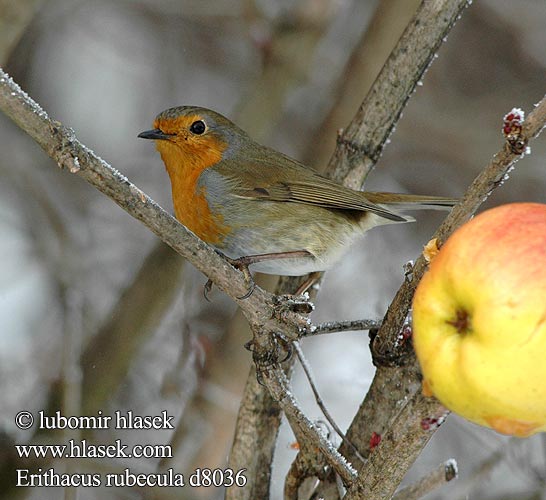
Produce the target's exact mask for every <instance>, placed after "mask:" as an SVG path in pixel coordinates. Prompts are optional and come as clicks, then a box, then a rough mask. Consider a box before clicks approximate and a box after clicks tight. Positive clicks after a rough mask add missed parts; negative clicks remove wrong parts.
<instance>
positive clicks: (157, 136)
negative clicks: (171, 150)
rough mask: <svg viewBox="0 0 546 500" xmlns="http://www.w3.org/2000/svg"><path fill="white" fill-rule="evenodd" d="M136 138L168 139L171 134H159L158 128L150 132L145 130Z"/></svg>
mask: <svg viewBox="0 0 546 500" xmlns="http://www.w3.org/2000/svg"><path fill="white" fill-rule="evenodd" d="M138 137H140V138H141V139H169V137H171V134H166V133H165V132H161V130H159V129H158V128H154V129H152V130H145V131H144V132H141V133H140V134H138Z"/></svg>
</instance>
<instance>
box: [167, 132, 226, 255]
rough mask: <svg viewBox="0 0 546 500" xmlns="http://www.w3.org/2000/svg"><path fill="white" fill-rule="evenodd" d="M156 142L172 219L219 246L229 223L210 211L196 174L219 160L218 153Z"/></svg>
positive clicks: (199, 173)
mask: <svg viewBox="0 0 546 500" xmlns="http://www.w3.org/2000/svg"><path fill="white" fill-rule="evenodd" d="M157 142H158V144H157V149H158V151H159V153H160V154H161V158H162V160H163V162H164V163H165V167H166V169H167V172H168V174H169V177H170V179H171V187H172V197H173V206H174V213H175V215H176V218H177V219H178V220H179V221H180V222H181V223H182V224H184V226H186V227H187V228H188V229H189V230H190V231H192V232H193V233H195V234H196V235H197V236H198V237H199V238H201V239H202V240H203V241H205V242H207V243H209V244H211V245H214V246H217V247H219V248H221V246H222V241H223V239H224V237H225V236H226V235H227V234H228V233H229V226H227V225H226V224H225V223H224V217H223V215H222V214H220V213H213V212H212V211H211V208H210V206H209V204H208V201H207V198H206V191H205V188H204V187H203V186H199V177H200V176H201V174H202V173H203V171H204V170H205V169H207V168H210V167H211V166H213V165H215V164H216V163H218V162H219V161H221V159H222V152H221V151H219V150H217V149H207V150H206V151H203V150H201V151H199V154H191V153H190V152H189V151H187V150H185V149H182V148H181V147H179V146H178V145H176V144H171V143H162V142H163V141H157Z"/></svg>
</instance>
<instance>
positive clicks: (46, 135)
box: [0, 69, 356, 484]
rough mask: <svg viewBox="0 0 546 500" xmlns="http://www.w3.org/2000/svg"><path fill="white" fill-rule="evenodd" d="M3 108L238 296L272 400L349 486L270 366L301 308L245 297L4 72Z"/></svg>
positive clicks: (221, 265)
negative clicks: (298, 309)
mask: <svg viewBox="0 0 546 500" xmlns="http://www.w3.org/2000/svg"><path fill="white" fill-rule="evenodd" d="M0 109H1V110H2V111H3V112H4V113H5V114H6V115H7V116H9V117H10V118H11V119H12V120H13V121H14V122H15V123H16V124H17V125H18V126H19V127H20V128H21V129H22V130H24V131H25V132H26V133H27V134H29V135H30V136H31V137H32V138H33V139H34V140H35V141H36V142H37V143H38V144H39V145H40V146H41V147H42V149H43V150H44V151H45V152H46V153H47V154H48V156H50V157H51V158H52V159H53V160H55V161H56V162H57V164H58V165H59V166H60V167H61V168H63V169H67V170H68V171H69V172H70V173H73V174H77V175H78V176H80V177H82V178H83V179H85V180H86V181H87V182H89V183H90V184H92V185H93V186H95V187H96V188H97V189H98V190H99V191H101V192H102V193H103V194H105V195H107V196H108V197H110V198H111V199H112V200H114V201H115V202H116V203H117V204H118V205H119V206H120V207H121V208H123V209H124V210H125V211H126V212H128V213H129V214H130V215H132V216H133V217H135V218H137V219H138V220H140V221H141V222H143V223H144V224H145V225H146V226H147V227H148V228H149V229H150V230H151V231H152V232H154V233H155V234H156V235H157V236H159V237H160V238H161V239H162V240H163V241H164V242H165V243H167V244H168V245H169V246H171V247H172V248H173V249H174V250H175V251H177V252H178V253H179V254H180V255H182V256H183V257H185V258H186V259H187V260H189V261H190V262H191V263H192V264H193V265H194V266H195V267H197V269H199V270H200V271H201V272H203V273H204V274H205V275H206V276H208V277H209V278H210V279H211V280H212V281H213V282H214V283H215V284H216V285H217V286H218V288H220V289H221V290H222V291H224V292H225V293H226V294H227V295H229V296H230V297H232V298H233V300H234V301H235V302H236V303H237V304H238V305H239V307H240V308H241V310H242V311H243V313H244V314H245V316H246V318H247V320H248V321H249V323H250V325H251V328H252V331H253V334H254V344H253V345H254V357H255V360H257V361H258V362H264V361H265V362H266V364H267V366H266V367H265V368H264V369H263V373H262V374H263V379H264V381H265V383H266V385H267V387H268V389H269V391H270V392H271V394H272V395H273V397H274V398H275V399H276V400H278V401H279V404H280V406H281V407H282V408H283V410H284V411H285V414H286V415H287V418H288V419H289V421H290V423H291V425H292V427H293V429H294V430H295V432H296V434H297V435H298V434H299V435H301V437H302V438H301V439H302V440H308V441H309V442H312V443H313V446H318V448H319V449H320V450H321V451H322V452H323V454H324V455H325V457H326V460H327V461H328V463H329V464H330V465H331V466H332V467H333V468H334V470H336V472H337V473H338V474H339V475H340V476H341V477H342V478H343V479H344V480H346V481H347V482H348V483H349V484H350V483H351V482H352V481H353V480H354V479H355V477H356V473H355V472H354V470H353V469H352V468H351V467H350V466H349V465H348V464H347V463H346V461H345V460H344V459H343V457H341V455H339V453H337V451H336V450H335V448H333V446H332V445H331V444H330V443H329V442H328V441H327V439H325V438H324V436H323V435H322V434H321V433H320V431H319V430H318V429H317V428H316V427H315V426H314V425H313V424H312V423H311V422H310V421H309V420H308V419H307V418H306V417H305V415H303V413H302V412H301V410H300V409H299V407H298V406H297V404H296V402H295V400H294V399H293V398H292V397H290V392H289V391H288V387H287V384H286V379H285V375H284V373H283V371H282V369H280V368H279V367H278V366H277V365H271V363H272V361H274V358H273V359H272V353H273V356H274V355H275V350H276V347H277V346H276V339H277V338H278V336H279V335H280V336H281V337H282V338H286V339H297V338H298V336H299V332H300V330H302V329H305V328H306V327H307V325H308V321H307V319H306V318H305V317H304V316H302V315H301V314H299V313H298V312H294V311H293V310H291V307H292V306H296V308H297V306H298V305H299V304H297V303H290V301H286V300H283V298H282V297H278V296H274V295H272V294H270V293H268V292H266V291H265V290H262V289H261V288H259V287H256V288H255V289H254V292H253V293H252V295H251V296H250V297H248V298H246V299H240V298H239V297H242V296H244V295H245V293H246V291H247V283H246V281H245V279H244V277H243V275H242V273H240V272H238V271H237V270H236V269H235V268H233V267H232V266H231V265H230V264H229V263H228V262H227V261H225V260H224V259H222V258H221V257H220V256H219V255H218V254H217V253H216V252H215V251H214V250H213V249H212V248H210V247H209V246H208V245H206V244H205V243H204V242H203V241H201V240H200V239H199V238H197V237H196V236H195V235H194V234H193V233H192V232H190V231H189V230H187V229H186V228H185V227H184V226H183V225H181V224H180V223H178V222H177V221H176V220H175V219H174V218H173V217H172V216H170V215H169V214H167V213H166V212H165V211H164V210H163V209H162V208H161V207H160V206H159V205H157V204H156V203H155V202H154V201H153V200H152V199H151V198H149V197H148V196H147V195H146V194H144V193H143V192H142V191H141V190H140V189H139V188H138V187H136V186H135V185H134V184H132V183H131V182H129V180H128V179H127V178H126V177H124V176H123V175H121V174H120V173H119V172H118V171H117V170H115V169H114V168H112V167H111V166H110V165H108V164H107V163H106V162H105V161H104V160H102V159H101V158H99V157H98V156H96V155H95V154H94V153H93V152H92V151H91V150H89V149H88V148H87V147H85V146H84V145H83V144H82V143H80V142H79V141H78V140H77V139H76V137H75V134H74V132H73V131H72V130H70V129H68V128H66V127H64V126H63V125H62V124H60V123H59V122H54V121H52V120H51V119H50V118H49V116H48V115H47V113H46V112H45V111H44V110H43V109H42V108H41V107H40V106H39V105H38V104H37V103H36V102H35V101H33V100H32V99H31V98H30V97H29V96H28V95H27V94H26V93H25V92H23V91H22V90H21V88H20V87H19V86H18V85H17V84H16V83H15V82H13V80H12V79H11V78H10V77H9V76H8V75H7V74H6V73H5V72H4V71H3V70H1V69H0Z"/></svg>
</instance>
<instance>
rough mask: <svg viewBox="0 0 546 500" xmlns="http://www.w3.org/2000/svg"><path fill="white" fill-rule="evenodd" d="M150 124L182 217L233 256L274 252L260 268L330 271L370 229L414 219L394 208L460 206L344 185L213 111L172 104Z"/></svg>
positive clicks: (286, 271)
mask: <svg viewBox="0 0 546 500" xmlns="http://www.w3.org/2000/svg"><path fill="white" fill-rule="evenodd" d="M153 126H154V128H153V130H148V131H146V132H142V133H141V134H139V137H142V138H144V139H154V140H155V141H156V145H157V149H158V151H159V153H160V154H161V158H162V159H163V162H164V163H165V166H166V168H167V172H168V173H169V176H170V179H171V185H172V197H173V205H174V212H175V215H176V218H177V219H178V220H179V221H180V222H181V223H182V224H184V226H186V227H187V228H188V229H190V230H191V231H193V233H195V234H196V235H197V236H199V238H201V239H202V240H204V241H205V242H207V243H209V244H210V245H212V246H213V247H215V248H216V249H217V250H219V251H220V252H222V253H223V254H225V255H226V256H228V257H230V258H232V259H238V258H240V257H244V256H249V255H257V254H268V255H267V257H266V258H264V259H256V260H257V263H256V264H255V265H254V269H255V270H257V271H260V272H263V273H270V274H282V275H290V276H298V275H301V274H306V273H310V272H314V271H324V270H325V269H327V268H329V267H330V266H331V265H332V264H333V263H334V262H335V261H336V260H337V259H338V258H339V257H340V256H341V254H342V253H343V251H344V250H345V248H346V247H347V246H348V245H349V244H350V243H351V242H352V241H353V240H354V239H355V238H356V237H358V236H360V235H362V234H363V233H364V232H365V231H367V230H368V229H370V228H372V227H374V226H379V225H382V224H391V223H398V222H410V221H413V220H414V219H413V218H412V217H409V216H407V215H403V214H401V213H399V212H398V209H424V208H449V207H451V206H452V205H454V204H455V203H456V200H454V199H449V198H441V197H435V196H419V195H408V194H393V193H371V192H364V191H362V192H361V191H354V190H352V189H349V188H346V187H344V186H342V185H341V184H338V183H337V182H334V181H331V180H329V179H327V178H326V177H323V176H322V175H320V174H318V173H317V172H315V171H314V170H312V169H311V168H309V167H306V166H305V165H302V164H301V163H299V162H298V161H296V160H294V159H292V158H289V157H288V156H285V155H284V154H282V153H279V152H278V151H275V150H274V149H271V148H268V147H266V146H262V145H261V144H258V143H257V142H255V141H254V140H252V139H251V138H250V136H249V135H248V134H247V133H246V132H244V131H243V130H241V129H240V128H239V127H238V126H237V125H235V124H234V123H232V122H231V121H230V120H228V119H227V118H225V117H224V116H222V115H220V114H219V113H216V112H214V111H211V110H209V109H205V108H199V107H195V106H180V107H175V108H170V109H167V110H166V111H163V112H162V113H160V114H159V115H158V116H157V117H156V119H155V121H154V125H153ZM391 207H392V209H391ZM271 254H274V255H271Z"/></svg>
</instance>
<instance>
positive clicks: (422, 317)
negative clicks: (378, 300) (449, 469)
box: [413, 203, 546, 437]
mask: <svg viewBox="0 0 546 500" xmlns="http://www.w3.org/2000/svg"><path fill="white" fill-rule="evenodd" d="M413 341H414V346H415V352H416V353H417V358H418V360H419V363H420V365H421V370H422V372H423V377H424V382H423V388H424V391H425V393H427V392H428V393H429V394H432V395H434V396H436V397H437V398H438V399H439V400H440V402H441V403H442V404H443V405H444V406H446V407H447V408H449V409H450V410H452V411H454V412H455V413H458V414H459V415H461V416H463V417H465V418H467V419H468V420H471V421H473V422H475V423H478V424H481V425H485V426H487V427H491V428H493V429H495V430H496V431H498V432H501V433H503V434H512V435H516V436H520V437H524V436H529V435H531V434H534V433H536V432H546V205H543V204H539V203H513V204H509V205H503V206H500V207H497V208H493V209H491V210H487V211H485V212H483V213H482V214H480V215H478V216H477V217H475V218H474V219H472V220H471V221H470V222H468V223H466V224H465V225H464V226H462V227H461V228H459V229H458V230H457V231H456V232H455V233H454V234H453V235H452V236H451V237H450V238H449V239H448V241H447V242H446V244H445V245H444V246H443V247H442V248H441V249H440V252H439V253H438V255H437V256H436V257H435V258H434V259H433V261H432V263H431V265H430V268H429V270H428V271H427V272H426V273H425V276H424V277H423V279H422V281H421V283H420V284H419V286H418V287H417V291H416V293H415V298H414V301H413Z"/></svg>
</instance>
